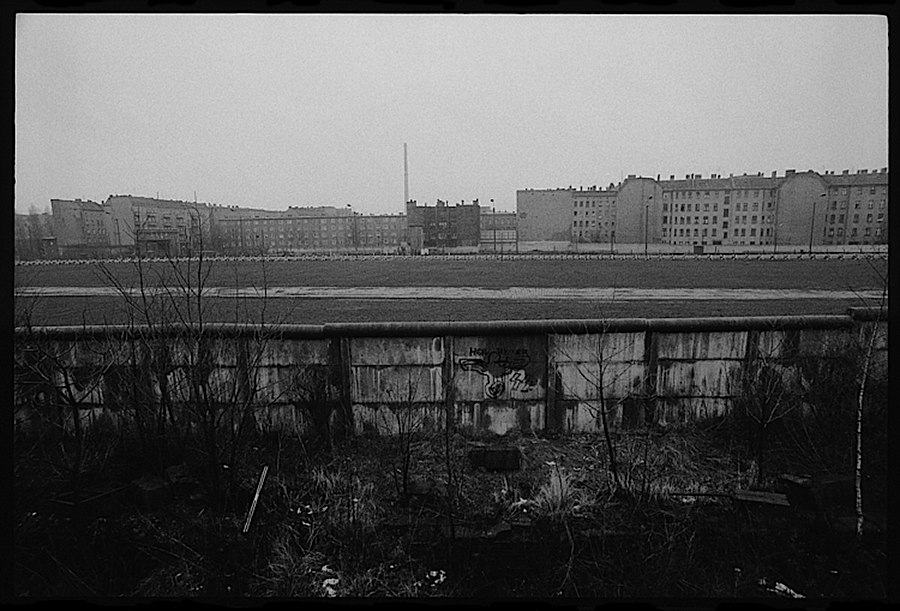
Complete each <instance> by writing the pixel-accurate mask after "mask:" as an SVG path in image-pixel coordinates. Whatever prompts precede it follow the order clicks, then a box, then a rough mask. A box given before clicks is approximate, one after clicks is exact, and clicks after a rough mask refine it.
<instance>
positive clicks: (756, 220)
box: [516, 168, 888, 248]
mask: <svg viewBox="0 0 900 611" xmlns="http://www.w3.org/2000/svg"><path fill="white" fill-rule="evenodd" d="M516 209H517V213H518V221H519V239H521V240H535V241H540V240H547V241H554V240H567V241H571V242H574V243H576V244H577V243H578V242H610V243H628V244H636V243H651V244H660V243H663V244H675V245H749V246H759V245H771V246H772V247H773V248H777V246H778V245H779V244H783V245H795V246H796V245H808V246H817V245H835V244H850V245H852V244H877V243H884V242H886V241H887V218H888V171H887V168H882V169H881V170H880V171H877V172H868V171H867V170H859V171H858V172H856V173H854V174H851V173H850V172H849V171H847V170H845V171H844V172H843V173H841V174H835V173H834V172H830V171H828V172H825V173H824V174H819V173H817V172H814V171H812V170H809V171H807V172H796V171H795V170H787V171H786V172H785V174H784V175H783V176H778V175H777V174H776V173H775V172H772V173H771V174H770V175H768V176H764V175H763V174H762V173H758V174H752V175H748V174H742V175H740V176H735V175H733V174H730V175H728V176H727V177H725V176H721V175H718V174H713V175H711V176H708V177H705V178H704V177H703V176H701V175H700V174H689V175H687V176H685V177H684V178H683V179H676V178H675V176H670V177H669V179H668V180H660V179H659V177H657V178H656V179H653V178H644V177H638V176H634V175H631V176H628V178H626V179H625V180H624V181H622V182H621V183H619V184H618V185H610V186H609V188H608V189H606V190H597V189H596V188H595V187H592V188H590V189H583V188H579V189H573V188H571V187H570V188H568V189H545V190H520V191H518V192H517V193H516Z"/></svg>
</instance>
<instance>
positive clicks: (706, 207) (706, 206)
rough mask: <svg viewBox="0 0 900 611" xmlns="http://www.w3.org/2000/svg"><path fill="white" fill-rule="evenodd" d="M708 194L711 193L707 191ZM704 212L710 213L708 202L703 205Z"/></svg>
mask: <svg viewBox="0 0 900 611" xmlns="http://www.w3.org/2000/svg"><path fill="white" fill-rule="evenodd" d="M707 193H709V192H708V191H707ZM703 211H704V212H708V211H709V203H708V202H707V203H705V204H703Z"/></svg>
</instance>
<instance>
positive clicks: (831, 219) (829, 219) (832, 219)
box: [828, 214, 834, 224]
mask: <svg viewBox="0 0 900 611" xmlns="http://www.w3.org/2000/svg"><path fill="white" fill-rule="evenodd" d="M828 222H829V223H831V224H834V215H833V214H832V215H831V216H829V217H828Z"/></svg>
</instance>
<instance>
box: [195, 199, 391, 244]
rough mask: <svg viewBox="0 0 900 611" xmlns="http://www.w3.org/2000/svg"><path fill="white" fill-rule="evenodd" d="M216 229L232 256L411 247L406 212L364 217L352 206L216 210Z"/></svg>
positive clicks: (216, 241) (221, 242)
mask: <svg viewBox="0 0 900 611" xmlns="http://www.w3.org/2000/svg"><path fill="white" fill-rule="evenodd" d="M212 225H213V233H214V242H215V243H216V245H217V247H218V248H219V249H221V250H222V251H223V252H227V253H239V252H240V253H269V254H274V253H294V252H304V251H321V250H326V251H328V250H359V249H363V250H377V251H383V250H387V251H396V250H397V249H399V248H402V247H403V246H404V245H405V243H406V219H405V217H404V216H403V215H402V214H395V215H361V214H359V213H356V212H354V211H353V210H352V209H351V208H350V207H349V206H348V207H346V208H336V207H330V206H321V207H317V208H303V207H298V206H291V207H288V209H287V210H262V209H253V208H239V207H224V206H215V207H213V209H212Z"/></svg>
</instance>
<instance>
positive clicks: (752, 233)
mask: <svg viewBox="0 0 900 611" xmlns="http://www.w3.org/2000/svg"><path fill="white" fill-rule="evenodd" d="M750 235H751V236H755V235H756V227H751V228H750Z"/></svg>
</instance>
